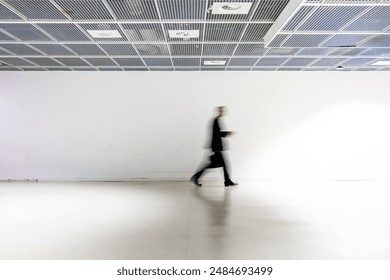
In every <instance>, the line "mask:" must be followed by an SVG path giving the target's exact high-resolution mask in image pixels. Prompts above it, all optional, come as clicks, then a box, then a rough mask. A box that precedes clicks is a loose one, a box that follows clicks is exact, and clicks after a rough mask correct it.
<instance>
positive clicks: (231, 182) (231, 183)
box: [225, 181, 238, 187]
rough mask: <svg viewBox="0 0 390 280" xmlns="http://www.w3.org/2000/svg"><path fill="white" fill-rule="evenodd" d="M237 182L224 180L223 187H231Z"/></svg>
mask: <svg viewBox="0 0 390 280" xmlns="http://www.w3.org/2000/svg"><path fill="white" fill-rule="evenodd" d="M237 185H238V184H237V183H234V182H233V181H225V187H233V186H237Z"/></svg>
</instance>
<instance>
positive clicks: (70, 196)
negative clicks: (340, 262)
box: [0, 181, 390, 259]
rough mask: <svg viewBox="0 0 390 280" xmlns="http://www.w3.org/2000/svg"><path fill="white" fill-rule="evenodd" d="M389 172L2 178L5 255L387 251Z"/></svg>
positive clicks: (337, 255) (380, 255)
mask: <svg viewBox="0 0 390 280" xmlns="http://www.w3.org/2000/svg"><path fill="white" fill-rule="evenodd" d="M389 198H390V189H389V188H388V183H387V182H370V181H366V182H345V181H344V182H331V181H327V182H325V181H322V182H320V181H285V182H283V181H279V182H276V181H274V182H243V183H241V184H240V186H239V187H238V188H232V189H231V188H224V187H223V186H217V185H215V184H211V185H210V186H208V183H207V182H205V186H204V187H202V188H195V187H193V186H192V185H190V184H189V183H187V182H183V183H180V182H176V183H169V182H164V183H158V182H155V183H142V184H141V183H134V184H127V183H80V184H78V183H32V184H31V183H30V184H25V183H11V184H8V183H6V184H0V213H1V214H0V224H1V231H0V249H1V250H0V259H388V258H390V254H389V252H390V237H389V236H390V234H389V233H390V217H389V215H390V214H389V213H390V211H389V210H390V209H389V207H390V206H389V204H388V201H389Z"/></svg>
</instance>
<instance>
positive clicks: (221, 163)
mask: <svg viewBox="0 0 390 280" xmlns="http://www.w3.org/2000/svg"><path fill="white" fill-rule="evenodd" d="M216 110H217V117H216V118H215V119H214V121H213V127H212V136H211V150H212V151H213V152H214V154H213V155H212V156H210V162H209V163H208V164H207V165H206V166H205V167H203V168H202V169H201V170H199V171H198V172H197V173H195V175H194V176H192V177H191V179H190V181H191V182H193V183H194V184H195V185H196V186H198V187H201V186H202V184H200V183H199V179H200V177H201V176H202V174H203V172H204V171H205V170H206V169H207V168H217V167H222V168H223V175H224V178H225V187H229V186H235V185H237V184H236V183H234V182H233V181H232V180H230V177H229V173H228V167H227V165H226V162H225V160H224V157H223V154H222V151H223V150H224V149H223V142H222V137H227V136H230V135H232V134H233V133H232V132H231V131H221V128H220V126H219V119H220V118H221V117H223V116H224V114H225V107H223V106H220V107H217V108H216Z"/></svg>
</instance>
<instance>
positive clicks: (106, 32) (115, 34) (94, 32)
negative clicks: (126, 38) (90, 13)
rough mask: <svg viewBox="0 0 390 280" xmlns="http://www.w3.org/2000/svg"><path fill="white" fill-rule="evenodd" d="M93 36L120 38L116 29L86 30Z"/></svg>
mask: <svg viewBox="0 0 390 280" xmlns="http://www.w3.org/2000/svg"><path fill="white" fill-rule="evenodd" d="M87 32H88V33H89V35H91V36H92V37H93V38H122V35H121V34H120V33H119V31H118V30H87Z"/></svg>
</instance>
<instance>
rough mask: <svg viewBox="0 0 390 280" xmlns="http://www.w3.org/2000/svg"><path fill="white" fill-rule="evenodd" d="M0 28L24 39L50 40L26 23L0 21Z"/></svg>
mask: <svg viewBox="0 0 390 280" xmlns="http://www.w3.org/2000/svg"><path fill="white" fill-rule="evenodd" d="M0 28H1V29H3V30H4V31H6V32H8V33H10V34H12V35H13V36H15V37H17V38H19V39H21V40H25V41H51V39H50V38H49V37H47V36H46V35H45V34H43V33H42V32H41V31H39V30H38V29H37V28H35V27H34V26H33V25H31V24H28V23H0Z"/></svg>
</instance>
